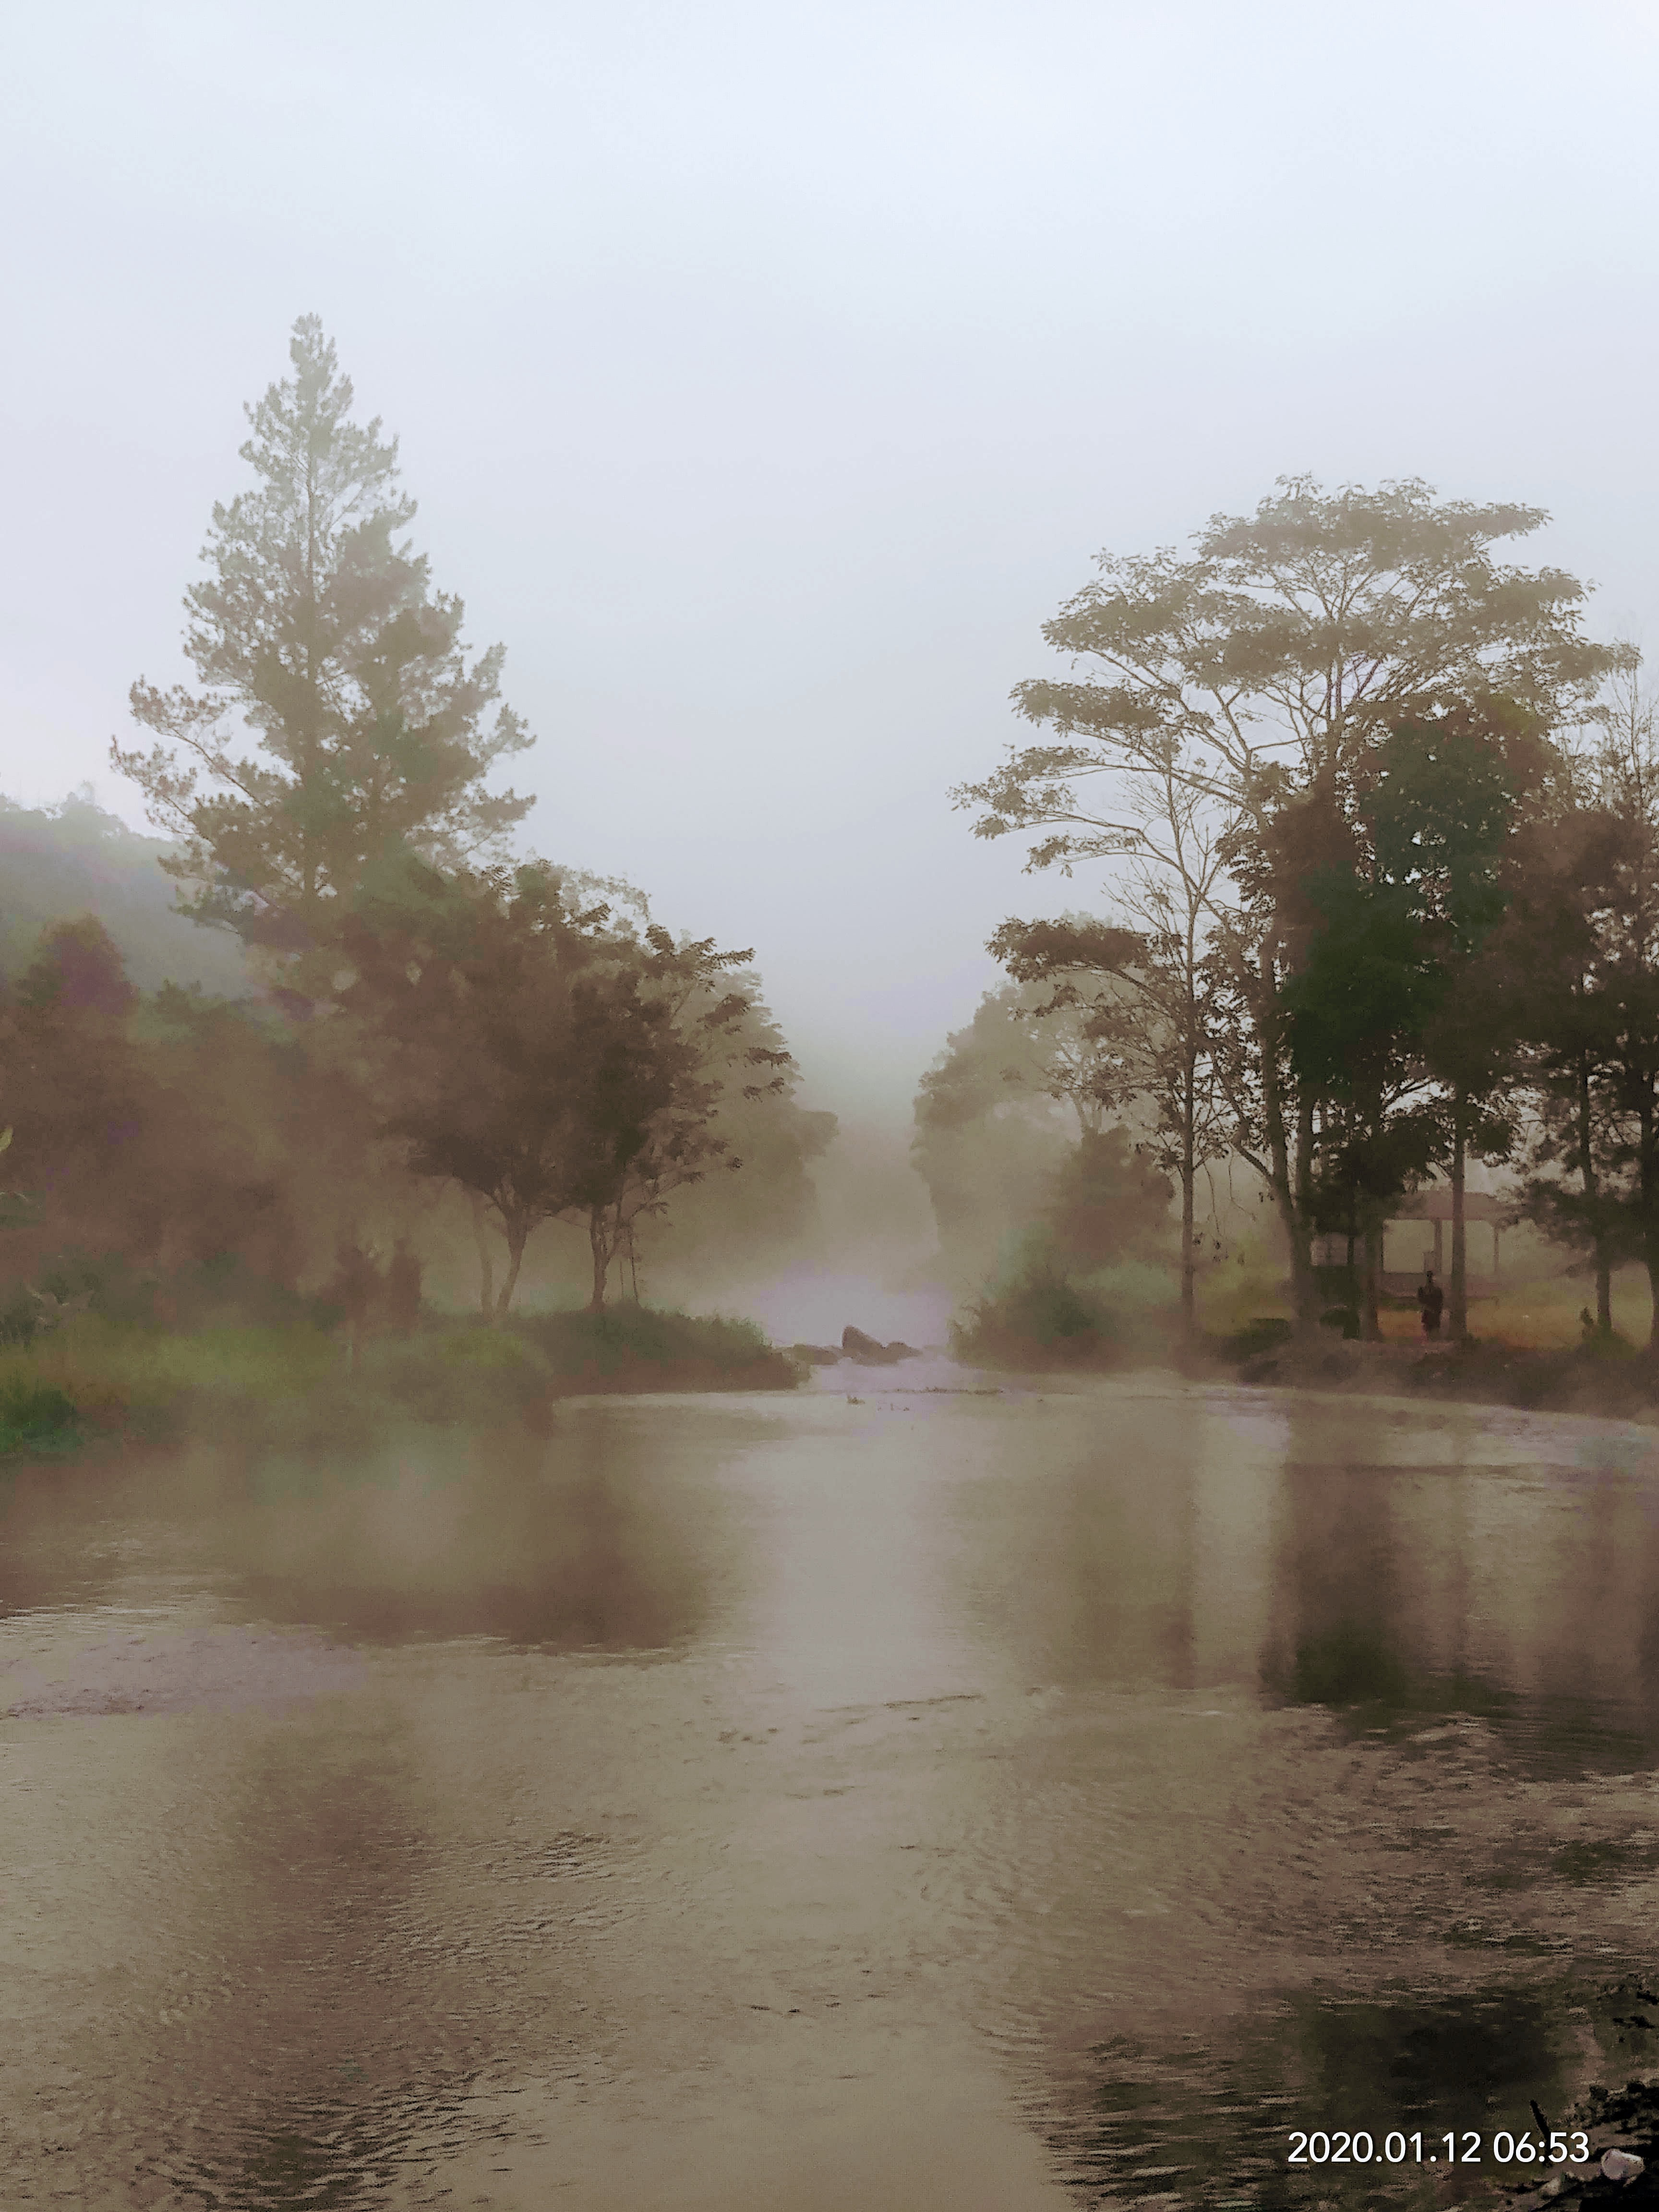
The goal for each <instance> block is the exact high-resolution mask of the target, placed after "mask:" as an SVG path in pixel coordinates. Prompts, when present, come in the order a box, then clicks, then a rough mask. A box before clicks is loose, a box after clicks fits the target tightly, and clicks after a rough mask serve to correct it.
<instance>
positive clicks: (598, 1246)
mask: <svg viewBox="0 0 1659 2212" xmlns="http://www.w3.org/2000/svg"><path fill="white" fill-rule="evenodd" d="M587 1243H588V1248H589V1249H590V1250H591V1251H592V1255H593V1289H592V1295H591V1297H589V1298H588V1301H587V1310H588V1311H589V1313H603V1312H604V1311H605V1277H606V1276H607V1275H608V1274H609V1273H610V1272H611V1238H610V1233H609V1231H608V1230H607V1227H606V1225H605V1208H604V1206H592V1207H591V1208H590V1209H589V1212H588V1216H587Z"/></svg>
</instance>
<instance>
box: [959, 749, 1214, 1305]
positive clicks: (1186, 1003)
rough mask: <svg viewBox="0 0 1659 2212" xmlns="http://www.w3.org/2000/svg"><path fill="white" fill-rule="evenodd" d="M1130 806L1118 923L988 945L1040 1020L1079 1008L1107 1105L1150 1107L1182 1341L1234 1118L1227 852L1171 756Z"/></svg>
mask: <svg viewBox="0 0 1659 2212" xmlns="http://www.w3.org/2000/svg"><path fill="white" fill-rule="evenodd" d="M1127 796H1128V804H1129V807H1130V809H1131V811H1132V813H1133V818H1134V820H1135V822H1136V823H1137V824H1138V825H1139V838H1138V842H1137V843H1136V845H1135V846H1134V848H1133V849H1132V850H1131V851H1130V853H1129V854H1128V855H1127V862H1126V866H1125V869H1124V871H1123V872H1122V874H1121V876H1120V878H1119V881H1118V883H1117V885H1116V896H1115V902H1114V903H1115V918H1114V919H1113V920H1111V921H1091V920H1090V919H1088V918H1087V917H1080V916H1068V917H1066V919H1064V920H1062V921H1059V922H1052V921H1006V922H1004V923H1003V925H1002V927H1000V929H999V930H998V931H997V932H996V933H995V935H994V937H993V938H992V939H991V940H990V943H989V946H988V948H987V949H988V950H989V951H991V952H992V953H994V955H995V956H996V957H997V958H998V959H1000V960H1001V961H1002V962H1003V963H1004V964H1005V966H1006V968H1007V969H1008V972H1009V974H1010V975H1012V977H1013V978H1014V980H1015V981H1016V982H1018V983H1037V982H1046V983H1048V985H1049V986H1050V991H1051V995H1050V997H1049V998H1048V1000H1047V1001H1046V1003H1044V1004H1042V1005H1040V1006H1038V1007H1037V1009H1036V1012H1037V1015H1038V1017H1039V1018H1044V1017H1048V1016H1050V1015H1052V1014H1053V1013H1054V1012H1055V1011H1056V1010H1057V1009H1059V1008H1061V1007H1071V1008H1075V1009H1078V1010H1079V1011H1080V1012H1081V1013H1082V1015H1083V1018H1084V1019H1083V1029H1084V1035H1085V1038H1086V1039H1087V1040H1088V1042H1089V1044H1090V1045H1091V1048H1092V1050H1093V1052H1094V1053H1095V1054H1096V1056H1097V1060H1098V1061H1099V1062H1100V1063H1101V1064H1102V1065H1103V1067H1104V1068H1106V1069H1109V1072H1110V1073H1109V1079H1110V1084H1111V1091H1110V1096H1109V1100H1108V1101H1107V1103H1109V1104H1111V1105H1113V1106H1121V1105H1123V1104H1126V1103H1128V1101H1130V1100H1131V1099H1138V1100H1140V1101H1142V1102H1143V1103H1145V1104H1146V1106H1148V1107H1150V1109H1151V1113H1152V1139H1151V1142H1152V1158H1153V1159H1154V1160H1155V1162H1156V1164H1157V1165H1158V1167H1159V1168H1160V1169H1161V1170H1163V1171H1164V1173H1165V1174H1166V1175H1170V1176H1174V1177H1175V1178H1176V1189H1177V1190H1178V1191H1179V1192H1180V1194H1181V1255H1182V1256H1181V1315H1182V1330H1183V1333H1184V1334H1185V1335H1186V1337H1187V1339H1188V1341H1189V1342H1190V1341H1191V1340H1192V1339H1193V1337H1194V1334H1195V1333H1196V1328H1197V1277H1198V1243H1199V1238H1198V1231H1197V1188H1198V1178H1199V1176H1200V1173H1201V1172H1202V1171H1203V1170H1204V1169H1205V1168H1206V1166H1207V1165H1208V1164H1209V1163H1210V1162H1211V1161H1212V1160H1215V1159H1218V1158H1220V1157H1221V1156H1222V1155H1223V1154H1224V1153H1225V1151H1226V1149H1227V1139H1228V1135H1229V1133H1230V1130H1229V1123H1230V1121H1231V1115H1230V1112H1229V1108H1228V1100H1227V1095H1226V1090H1225V1085H1224V1083H1223V1081H1222V1079H1221V1069H1220V1066H1219V1061H1220V1058H1221V1055H1222V1053H1223V1050H1224V1045H1223V1040H1222V1037H1221V1028H1222V1020H1221V1017H1220V1014H1219V1010H1218V1003H1217V986H1218V981H1219V978H1218V972H1217V963H1216V962H1215V960H1214V959H1213V957H1212V953H1211V951H1210V939H1211V936H1212V902H1213V901H1214V899H1215V896H1216V890H1217V885H1218V879H1219V878H1220V874H1221V856H1220V854H1219V853H1218V849H1217V845H1216V840H1215V838H1214V837H1213V836H1212V835H1211V834H1210V832H1209V830H1208V829H1207V828H1206V823H1205V820H1204V814H1203V807H1202V803H1201V801H1200V799H1199V797H1198V795H1197V794H1196V793H1194V792H1193V791H1192V790H1191V789H1189V788H1188V786H1187V785H1186V784H1185V783H1184V782H1183V781H1182V780H1181V779H1180V778H1179V777H1178V775H1176V764H1175V761H1174V757H1173V756H1172V755H1168V756H1166V761H1165V773H1164V775H1163V777H1162V778H1159V779H1153V778H1151V777H1149V778H1148V779H1147V781H1146V783H1145V784H1143V785H1142V786H1141V787H1139V789H1138V790H1134V791H1132V792H1131V793H1128V794H1127ZM1090 1133H1091V1132H1089V1131H1086V1130H1085V1135H1087V1134H1090ZM1092 1133H1095V1134H1097V1133H1098V1129H1096V1130H1095V1131H1094V1132H1092Z"/></svg>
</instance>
